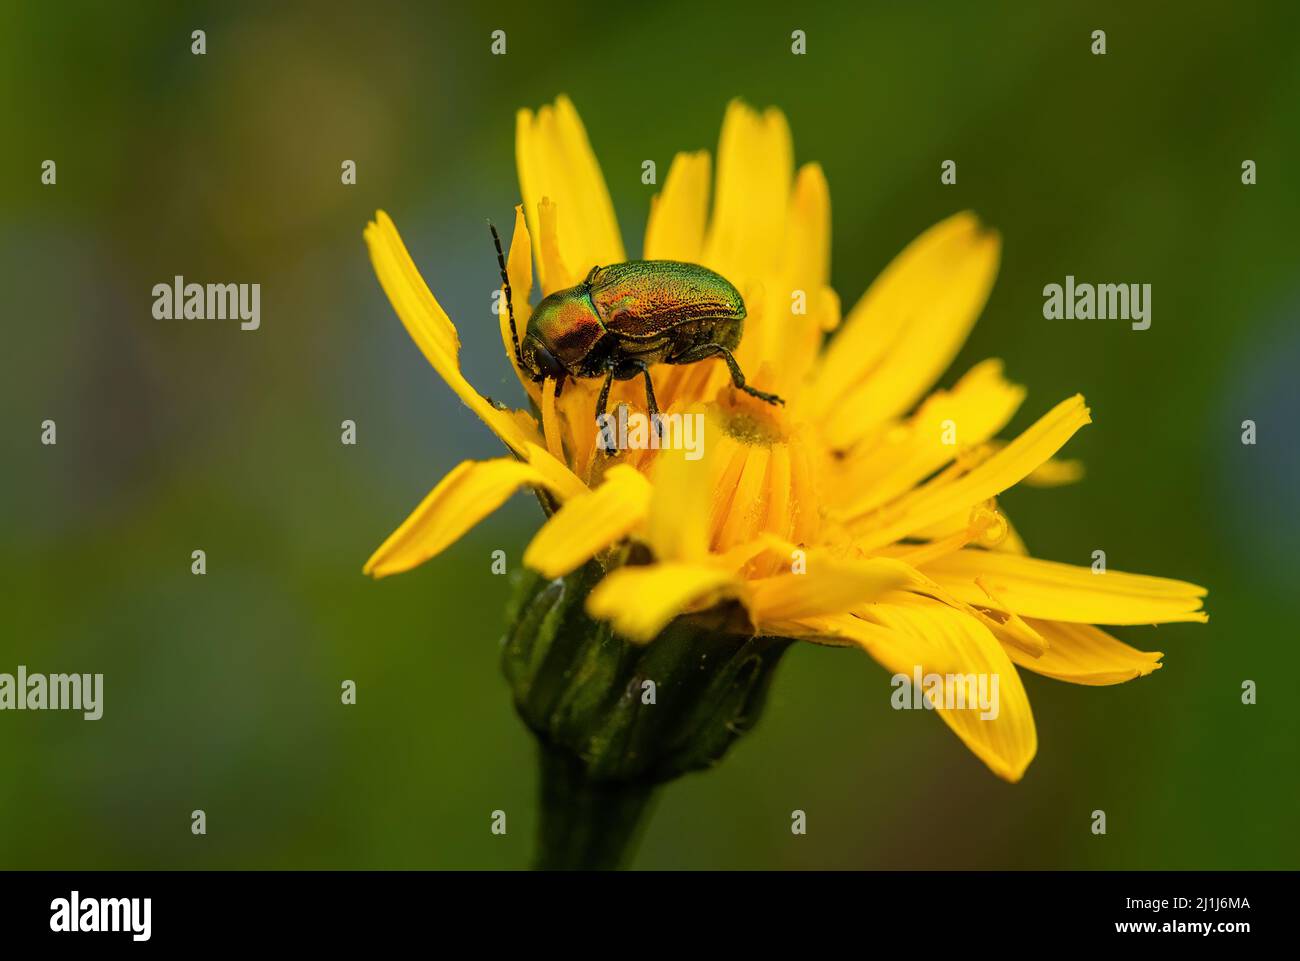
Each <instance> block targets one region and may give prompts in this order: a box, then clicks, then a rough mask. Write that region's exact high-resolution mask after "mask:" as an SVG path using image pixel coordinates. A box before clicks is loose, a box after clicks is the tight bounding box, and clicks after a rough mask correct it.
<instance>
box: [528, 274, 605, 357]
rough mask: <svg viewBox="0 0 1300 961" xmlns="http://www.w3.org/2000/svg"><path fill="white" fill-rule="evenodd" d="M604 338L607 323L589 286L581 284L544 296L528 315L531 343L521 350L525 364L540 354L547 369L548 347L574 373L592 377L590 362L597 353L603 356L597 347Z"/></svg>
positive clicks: (553, 355) (549, 351)
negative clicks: (546, 356)
mask: <svg viewBox="0 0 1300 961" xmlns="http://www.w3.org/2000/svg"><path fill="white" fill-rule="evenodd" d="M604 337H605V325H604V324H602V323H601V320H600V315H599V314H597V313H596V308H595V307H594V306H593V305H592V303H591V297H590V295H589V293H588V291H587V288H586V285H585V284H579V285H578V286H577V287H570V288H569V289H567V290H557V291H555V292H554V293H553V294H550V295H548V296H546V297H543V298H542V300H541V302H540V303H539V304H538V305H537V307H536V309H534V310H533V313H532V316H530V317H529V318H528V329H527V332H526V334H525V338H524V339H525V340H526V341H531V343H530V344H528V345H526V346H525V345H521V352H522V353H523V354H524V362H525V364H529V357H530V354H532V355H534V356H538V355H540V358H541V360H542V362H543V363H542V364H541V366H542V367H543V368H544V367H545V361H546V358H545V355H544V354H542V353H541V352H542V351H543V350H544V351H545V352H546V353H549V354H550V355H551V356H552V357H554V358H555V361H556V362H558V364H559V365H560V366H561V367H563V368H564V369H565V370H566V371H567V372H569V373H570V374H573V375H575V376H579V377H582V376H589V375H588V374H587V369H588V367H589V365H590V362H593V361H595V360H596V357H594V356H593V354H596V353H600V354H602V355H603V352H601V351H598V350H597V348H598V345H599V344H600V341H601V340H602V339H603V338H604ZM530 366H531V365H530ZM597 369H598V368H597ZM593 373H594V372H593Z"/></svg>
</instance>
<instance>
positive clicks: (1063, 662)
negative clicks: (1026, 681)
mask: <svg viewBox="0 0 1300 961" xmlns="http://www.w3.org/2000/svg"><path fill="white" fill-rule="evenodd" d="M1029 626H1030V627H1032V628H1033V629H1034V630H1036V631H1038V633H1039V634H1041V635H1043V637H1045V638H1046V639H1047V642H1048V643H1049V644H1050V645H1051V647H1050V648H1049V649H1048V650H1047V651H1046V653H1044V654H1043V655H1042V656H1041V657H1030V656H1028V655H1026V654H1023V653H1021V652H1020V651H1017V650H1015V649H1014V648H1008V649H1007V654H1009V655H1010V656H1011V660H1013V661H1015V662H1016V663H1017V664H1019V665H1020V666H1021V667H1025V668H1028V669H1029V670H1031V671H1034V672H1035V673H1037V674H1045V675H1047V676H1048V677H1054V678H1056V679H1057V680H1059V681H1069V682H1070V683H1071V684H1089V685H1094V686H1095V685H1103V684H1121V683H1123V682H1124V681H1131V680H1132V679H1133V678H1135V677H1146V675H1148V674H1150V673H1151V672H1152V671H1155V670H1158V669H1159V668H1160V658H1162V657H1164V655H1163V654H1161V653H1160V652H1159V651H1139V650H1138V649H1137V648H1135V647H1129V646H1128V645H1127V644H1125V643H1124V642H1123V641H1121V640H1118V639H1117V638H1114V637H1111V636H1110V635H1109V634H1107V633H1106V632H1105V631H1103V630H1101V629H1100V628H1096V627H1093V626H1092V625H1091V624H1069V623H1066V622H1064V621H1038V620H1032V619H1031V620H1030V621H1029Z"/></svg>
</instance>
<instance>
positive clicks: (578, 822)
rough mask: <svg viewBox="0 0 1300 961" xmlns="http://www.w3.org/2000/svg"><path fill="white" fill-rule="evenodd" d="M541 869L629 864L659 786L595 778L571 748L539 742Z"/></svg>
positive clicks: (538, 863) (603, 868)
mask: <svg viewBox="0 0 1300 961" xmlns="http://www.w3.org/2000/svg"><path fill="white" fill-rule="evenodd" d="M538 751H539V754H540V758H541V790H540V791H539V799H540V803H541V825H540V828H539V831H538V835H537V836H538V850H537V860H536V862H535V863H534V865H533V866H534V867H535V868H536V869H537V870H539V871H572V870H597V871H613V870H615V869H617V868H621V867H624V866H625V865H626V863H627V860H628V858H629V857H630V856H631V853H632V849H633V848H634V846H635V841H636V838H637V835H638V834H639V832H640V829H641V827H642V826H643V825H644V823H645V820H646V816H647V815H648V814H649V811H650V806H651V800H652V798H653V795H654V785H652V784H647V783H644V782H637V781H632V782H629V781H593V780H592V779H591V778H590V777H588V776H587V771H586V768H585V766H584V765H583V764H582V762H581V761H579V760H578V759H577V758H575V757H574V756H573V755H572V754H570V753H569V752H568V751H565V750H562V749H557V748H554V747H551V746H548V745H546V744H539V745H538Z"/></svg>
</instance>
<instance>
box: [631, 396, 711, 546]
mask: <svg viewBox="0 0 1300 961" xmlns="http://www.w3.org/2000/svg"><path fill="white" fill-rule="evenodd" d="M694 413H695V411H694V410H690V411H687V412H686V414H685V416H687V417H692V416H694ZM715 426H716V422H715V421H713V420H710V421H708V422H707V423H706V424H705V434H706V436H708V437H718V436H719V435H720V431H721V428H718V429H717V430H715V429H714V428H715ZM716 447H717V445H716V444H707V445H705V453H704V456H703V457H702V458H701V459H700V460H687V459H686V455H685V452H684V451H674V450H666V451H661V452H660V453H659V456H658V457H657V458H656V459H655V463H654V467H653V468H652V473H651V477H652V479H653V481H654V494H653V495H652V499H651V506H650V514H649V517H648V518H647V520H646V529H645V541H646V544H647V545H648V546H649V548H650V551H651V553H653V554H654V556H655V558H656V559H657V560H660V561H685V562H689V563H703V562H704V560H705V559H706V558H707V556H708V553H709V506H710V504H711V503H712V501H713V497H714V486H713V485H714V483H715V478H716V471H717V460H718V458H717V451H716V450H715V448H716Z"/></svg>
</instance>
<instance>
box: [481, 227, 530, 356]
mask: <svg viewBox="0 0 1300 961" xmlns="http://www.w3.org/2000/svg"><path fill="white" fill-rule="evenodd" d="M488 230H490V231H492V242H493V243H494V244H496V246H497V263H498V264H500V265H501V283H502V284H503V285H504V286H505V288H506V310H508V311H509V312H510V339H511V340H513V341H514V342H515V364H516V366H518V368H519V369H520V370H523V369H524V358H523V356H522V355H521V354H520V353H519V331H518V330H517V329H516V328H515V304H514V300H513V299H512V298H511V296H510V275H509V274H507V273H506V255H505V254H503V253H502V252H501V238H500V237H498V236H497V229H496V227H494V226H493V225H492V221H490V220H489V221H488Z"/></svg>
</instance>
